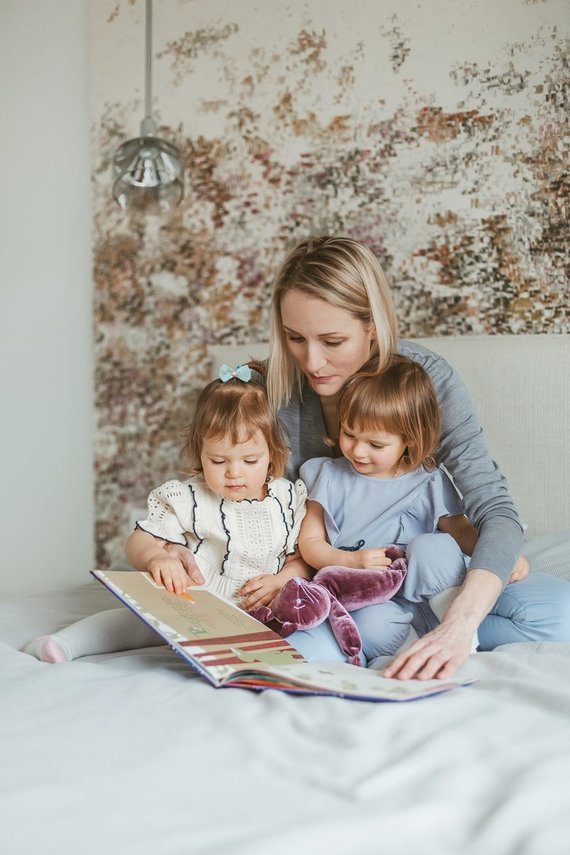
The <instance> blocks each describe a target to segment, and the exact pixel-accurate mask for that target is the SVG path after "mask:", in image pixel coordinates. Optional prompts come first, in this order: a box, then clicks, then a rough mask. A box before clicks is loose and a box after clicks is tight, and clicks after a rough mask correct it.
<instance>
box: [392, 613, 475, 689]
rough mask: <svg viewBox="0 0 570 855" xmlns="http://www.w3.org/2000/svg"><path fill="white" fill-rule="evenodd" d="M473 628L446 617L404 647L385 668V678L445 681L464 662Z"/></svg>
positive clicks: (467, 654)
mask: <svg viewBox="0 0 570 855" xmlns="http://www.w3.org/2000/svg"><path fill="white" fill-rule="evenodd" d="M475 631H476V627H469V626H466V624H465V623H464V622H463V621H459V620H447V621H446V622H445V623H441V624H440V625H439V626H438V627H436V628H435V629H434V630H432V631H431V632H428V633H427V635H424V636H423V638H419V639H418V640H417V641H415V642H414V644H412V645H411V646H410V647H408V648H407V650H403V651H402V652H401V653H400V654H398V656H396V658H395V659H394V661H393V662H392V663H391V664H390V665H388V667H387V668H386V669H385V670H384V677H390V678H393V679H396V680H412V679H414V680H433V679H438V680H447V679H449V678H450V677H451V676H452V675H453V673H454V672H455V670H456V669H457V668H459V666H460V665H463V663H464V662H465V660H466V659H467V657H468V656H469V653H470V652H471V642H472V640H473V635H474V633H475Z"/></svg>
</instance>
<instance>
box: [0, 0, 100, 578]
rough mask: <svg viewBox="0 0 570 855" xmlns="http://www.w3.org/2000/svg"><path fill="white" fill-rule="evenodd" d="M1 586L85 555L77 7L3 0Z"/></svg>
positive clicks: (83, 127)
mask: <svg viewBox="0 0 570 855" xmlns="http://www.w3.org/2000/svg"><path fill="white" fill-rule="evenodd" d="M0 79H1V80H2V86H1V88H0V116H1V117H2V134H1V135H0V160H1V163H2V185H1V186H2V190H1V193H0V234H1V235H2V240H1V245H2V248H1V250H0V301H1V308H0V325H1V332H0V352H1V358H0V372H1V383H0V388H1V390H2V391H1V394H2V406H1V410H2V417H1V418H2V427H1V430H0V435H1V449H2V489H1V491H0V492H1V500H0V505H1V506H0V539H1V541H2V561H1V562H0V593H1V594H10V593H17V592H27V591H46V590H50V589H52V590H53V589H57V588H61V587H65V586H67V585H69V584H78V583H81V582H85V581H87V580H88V571H89V569H90V568H91V567H92V562H93V527H94V518H93V517H94V514H93V495H92V494H93V474H92V473H93V456H92V413H93V390H92V325H91V300H92V285H91V282H92V279H91V269H90V192H89V156H90V155H89V110H88V68H87V7H86V3H85V2H81V0H50V2H49V3H46V2H44V0H26V2H21V0H3V2H2V3H1V4H0Z"/></svg>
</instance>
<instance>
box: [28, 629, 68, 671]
mask: <svg viewBox="0 0 570 855" xmlns="http://www.w3.org/2000/svg"><path fill="white" fill-rule="evenodd" d="M22 652H23V653H28V654H29V655H30V656H35V657H36V659H39V660H40V661H41V662H51V663H54V664H55V663H60V662H70V661H71V654H70V652H69V651H68V650H67V645H66V644H65V642H64V641H63V640H62V639H60V638H58V637H57V635H38V637H37V638H34V639H33V640H32V641H30V642H29V644H26V646H25V647H22Z"/></svg>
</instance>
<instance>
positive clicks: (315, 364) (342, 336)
mask: <svg viewBox="0 0 570 855" xmlns="http://www.w3.org/2000/svg"><path fill="white" fill-rule="evenodd" d="M281 319H282V322H283V330H284V332H285V337H286V340H287V347H288V349H289V353H290V354H291V356H292V357H293V359H294V360H295V362H296V363H297V365H298V366H299V368H300V369H301V371H302V372H303V374H304V375H305V376H306V377H307V379H308V381H309V383H310V384H311V386H312V388H313V389H314V391H315V392H316V393H317V395H320V396H321V397H323V398H324V397H328V396H329V395H336V393H337V392H339V391H340V389H341V388H342V386H343V385H344V383H345V382H346V381H347V380H348V378H349V377H351V376H352V374H354V373H355V372H356V371H358V370H359V368H362V366H363V365H364V363H365V362H367V361H368V359H369V357H370V347H371V344H372V341H373V339H374V335H373V333H372V331H371V330H370V329H368V327H367V326H365V325H364V324H363V323H362V321H360V320H358V319H357V318H354V317H353V316H352V315H351V314H350V312H347V311H346V310H345V309H339V308H337V307H336V306H331V305H330V304H329V303H327V302H326V300H321V299H320V298H319V297H312V296H311V295H309V294H305V293H304V292H303V291H299V290H297V289H295V288H293V289H291V290H290V291H288V292H287V293H286V294H285V296H284V297H283V298H282V300H281Z"/></svg>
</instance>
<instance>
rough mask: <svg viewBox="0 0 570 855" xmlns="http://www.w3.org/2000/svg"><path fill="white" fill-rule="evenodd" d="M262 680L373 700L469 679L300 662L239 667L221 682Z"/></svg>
mask: <svg viewBox="0 0 570 855" xmlns="http://www.w3.org/2000/svg"><path fill="white" fill-rule="evenodd" d="M250 681H251V683H250ZM263 682H264V683H265V688H275V689H279V688H281V689H285V688H286V689H288V690H291V688H293V687H297V688H298V690H299V691H305V692H309V693H310V694H320V693H323V694H327V695H328V694H334V695H339V696H341V697H348V698H355V699H358V698H360V699H362V700H376V701H380V700H385V701H413V700H418V699H419V698H425V697H427V696H429V695H435V694H439V693H441V692H448V691H450V690H451V689H456V688H458V687H459V686H466V685H469V684H470V683H472V682H473V680H466V681H460V682H458V681H443V680H388V679H387V678H386V677H383V676H382V674H381V672H380V671H374V670H373V669H370V668H359V667H358V666H357V665H349V664H348V663H344V662H311V663H309V662H304V663H301V664H297V665H276V666H274V667H271V668H263V667H259V668H256V669H255V672H253V671H250V672H247V671H245V670H241V671H239V672H236V673H234V674H233V675H232V676H231V677H230V678H227V679H226V680H225V681H224V685H232V686H247V685H252V686H258V687H259V686H260V684H261V683H263Z"/></svg>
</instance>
